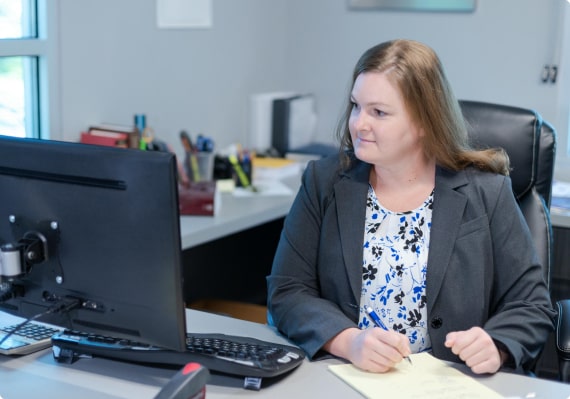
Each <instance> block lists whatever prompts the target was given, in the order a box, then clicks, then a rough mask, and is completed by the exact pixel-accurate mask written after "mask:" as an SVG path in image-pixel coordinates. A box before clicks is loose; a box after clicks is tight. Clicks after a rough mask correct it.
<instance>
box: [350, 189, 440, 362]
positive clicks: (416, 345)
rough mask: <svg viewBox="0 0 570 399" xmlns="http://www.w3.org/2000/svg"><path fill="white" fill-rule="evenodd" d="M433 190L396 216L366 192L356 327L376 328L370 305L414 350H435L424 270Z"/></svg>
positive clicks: (415, 351)
mask: <svg viewBox="0 0 570 399" xmlns="http://www.w3.org/2000/svg"><path fill="white" fill-rule="evenodd" d="M432 204H433V191H432V193H431V194H430V196H429V197H428V198H427V199H426V200H425V201H424V203H423V204H422V205H421V206H420V207H419V208H417V209H414V210H412V211H409V212H392V211H390V210H388V209H386V208H384V207H383V206H382V205H381V204H380V203H379V202H378V198H377V197H376V194H375V192H374V190H373V188H372V187H369V189H368V200H367V204H366V223H365V232H364V251H363V261H362V292H361V298H360V318H359V324H358V326H359V327H360V328H368V327H371V326H374V323H372V321H371V320H370V318H369V316H368V315H367V313H366V312H365V310H364V309H366V307H367V306H370V307H372V309H374V311H375V312H376V313H377V314H378V316H379V317H380V318H381V319H382V321H383V322H384V325H386V326H387V327H388V328H392V329H394V330H395V331H398V332H400V333H402V334H405V335H406V336H407V337H408V339H409V340H410V347H411V349H412V352H414V353H417V352H423V351H429V350H430V349H431V341H430V338H429V334H428V329H427V306H426V272H427V259H428V249H429V237H430V227H431V215H432Z"/></svg>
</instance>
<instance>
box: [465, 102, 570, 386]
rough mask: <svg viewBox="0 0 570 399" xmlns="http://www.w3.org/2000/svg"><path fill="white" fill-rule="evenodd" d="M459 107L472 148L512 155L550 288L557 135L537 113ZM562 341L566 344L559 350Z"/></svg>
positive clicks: (568, 331) (567, 364)
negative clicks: (551, 216)
mask: <svg viewBox="0 0 570 399" xmlns="http://www.w3.org/2000/svg"><path fill="white" fill-rule="evenodd" d="M460 105H461V109H462V111H463V115H464V117H465V119H466V120H467V123H468V124H469V126H468V130H469V136H470V141H471V143H472V145H473V146H474V147H476V148H487V147H502V148H503V149H504V150H505V151H506V152H507V154H508V155H509V158H510V161H511V168H512V170H511V173H510V176H511V180H512V185H513V192H514V194H515V197H516V198H517V201H518V203H519V206H520V208H521V211H522V213H523V215H524V218H525V219H526V222H527V224H528V227H529V229H530V232H531V234H532V237H533V239H534V243H535V246H536V250H537V253H538V256H539V259H540V261H541V263H542V265H543V266H544V269H543V271H544V279H545V281H546V283H547V284H548V285H549V286H550V268H551V264H552V254H553V250H552V248H553V238H552V225H551V222H550V199H551V194H552V179H553V174H554V159H555V155H556V131H555V129H554V128H553V127H552V125H550V124H549V123H548V122H546V121H544V120H543V119H542V117H541V116H540V114H538V113H537V112H536V111H533V110H529V109H523V108H517V107H512V106H506V105H499V104H490V103H484V102H476V101H460ZM564 305H565V306H567V307H568V310H567V312H569V313H568V319H567V320H568V321H567V322H566V324H567V325H565V326H563V327H564V328H562V329H560V328H559V329H558V330H557V331H558V332H559V333H564V338H562V339H561V340H560V341H559V340H557V349H558V356H559V362H560V369H561V371H562V367H563V366H564V372H563V373H561V377H562V375H566V374H569V373H568V372H567V371H568V370H570V300H569V301H567V302H564ZM559 324H560V321H559ZM559 342H563V343H564V344H563V345H562V346H561V344H560V343H559ZM561 348H564V349H563V350H562V349H561ZM561 356H562V357H561ZM560 359H564V361H562V360H560ZM563 363H564V365H563Z"/></svg>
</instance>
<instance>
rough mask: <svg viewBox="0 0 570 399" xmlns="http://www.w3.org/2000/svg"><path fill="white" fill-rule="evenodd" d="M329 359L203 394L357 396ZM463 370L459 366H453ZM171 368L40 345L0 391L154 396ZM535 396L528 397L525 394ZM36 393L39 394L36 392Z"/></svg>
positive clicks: (245, 326)
mask: <svg viewBox="0 0 570 399" xmlns="http://www.w3.org/2000/svg"><path fill="white" fill-rule="evenodd" d="M187 326H188V330H189V331H194V332H225V333H228V334H235V335H240V334H241V335H249V336H253V337H256V338H260V339H264V340H268V341H274V342H279V343H286V341H285V340H284V339H283V338H282V337H281V336H279V335H278V334H276V333H275V331H274V330H273V329H272V328H271V327H269V326H267V325H263V324H257V323H251V322H247V321H243V320H237V319H232V318H229V317H225V316H218V315H214V314H209V313H204V312H199V311H193V310H188V311H187ZM340 363H341V362H340V360H335V359H330V360H323V361H318V362H309V361H305V362H303V364H301V366H300V367H299V368H297V369H296V370H294V371H293V372H292V373H290V374H289V375H286V376H285V377H284V378H282V379H281V380H279V381H275V382H274V383H272V384H269V385H268V386H266V387H264V388H262V389H261V391H259V392H252V391H247V390H244V389H242V388H233V387H228V386H222V385H208V387H207V396H206V397H207V398H208V399H225V398H236V397H242V398H246V397H247V398H250V397H255V398H258V399H265V398H271V399H281V398H283V399H285V398H287V399H289V398H299V399H302V398H343V399H345V398H347V399H350V398H355V399H358V398H362V397H361V396H360V394H359V393H357V392H356V391H354V390H353V389H352V388H350V387H349V386H348V385H347V384H345V383H344V382H342V381H341V380H340V379H339V378H337V377H336V376H334V375H333V374H332V373H331V372H329V371H328V369H327V366H328V365H329V364H340ZM457 367H459V368H460V369H461V370H465V368H464V367H462V366H461V365H457ZM174 373H175V371H174V370H168V369H160V368H153V367H146V366H141V365H135V364H128V363H122V362H116V361H112V360H107V359H81V360H79V361H77V362H76V363H74V364H71V365H67V364H57V363H55V361H54V360H53V358H52V355H51V351H50V350H45V351H42V352H38V353H35V354H32V355H29V356H24V357H20V358H9V357H0V396H1V397H2V398H4V399H28V398H33V397H38V396H41V397H42V398H43V399H52V398H53V399H67V398H73V399H76V398H81V399H111V398H115V399H117V398H123V399H126V398H137V399H144V398H149V399H150V398H153V397H154V395H156V393H157V392H158V391H159V390H160V387H161V386H163V385H164V384H165V383H166V382H167V381H168V379H169V378H170V377H171V376H172V375H174ZM477 379H478V380H479V381H480V382H481V383H483V384H484V385H486V386H488V387H490V388H492V389H494V390H496V391H497V392H499V393H500V394H502V395H504V396H508V397H520V398H527V397H528V398H530V397H532V398H535V399H540V398H543V399H558V398H560V399H562V398H564V399H566V398H568V397H570V385H566V384H562V383H559V382H555V381H549V380H542V379H538V378H530V377H523V376H520V375H514V374H509V373H503V372H501V373H497V374H495V375H493V376H485V377H477ZM531 392H532V393H534V396H527V395H528V394H529V393H531ZM38 393H41V395H38Z"/></svg>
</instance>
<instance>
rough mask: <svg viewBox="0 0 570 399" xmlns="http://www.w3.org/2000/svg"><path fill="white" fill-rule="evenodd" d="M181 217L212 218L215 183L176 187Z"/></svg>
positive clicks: (214, 201)
mask: <svg viewBox="0 0 570 399" xmlns="http://www.w3.org/2000/svg"><path fill="white" fill-rule="evenodd" d="M178 205H179V208H180V214H181V215H197V216H214V215H215V211H216V182H215V181H201V182H192V183H189V184H187V185H179V186H178Z"/></svg>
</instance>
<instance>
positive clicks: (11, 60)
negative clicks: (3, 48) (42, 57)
mask: <svg viewBox="0 0 570 399" xmlns="http://www.w3.org/2000/svg"><path fill="white" fill-rule="evenodd" d="M36 65H37V57H0V134H2V135H7V136H16V137H37V136H38V134H37V133H36V131H37V129H36V128H35V126H37V120H38V118H37V109H38V108H37V99H38V91H37V87H38V85H37V73H36V71H37V68H36Z"/></svg>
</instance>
